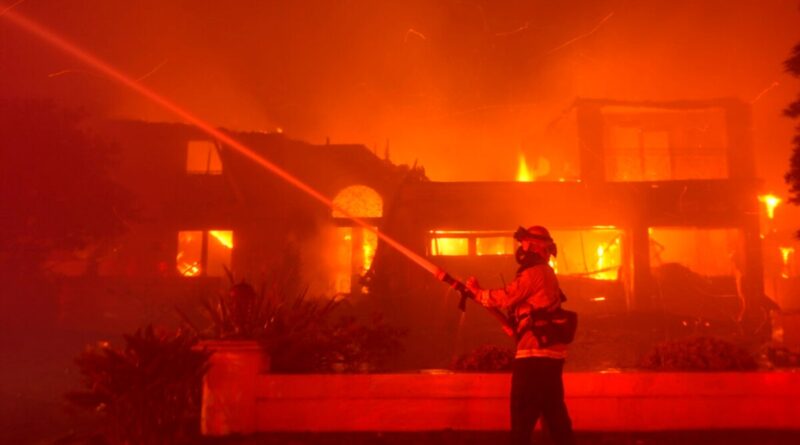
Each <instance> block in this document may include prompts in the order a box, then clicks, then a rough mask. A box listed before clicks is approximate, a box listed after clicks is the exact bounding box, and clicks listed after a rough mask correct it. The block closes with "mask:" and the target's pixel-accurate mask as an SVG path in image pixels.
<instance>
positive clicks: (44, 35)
mask: <svg viewBox="0 0 800 445" xmlns="http://www.w3.org/2000/svg"><path fill="white" fill-rule="evenodd" d="M15 5H16V4H15ZM15 5H11V6H9V7H7V8H5V9H4V10H0V11H1V12H0V17H2V18H4V19H6V20H8V21H9V22H11V23H12V24H14V25H16V26H18V27H19V28H22V29H23V30H25V31H27V32H29V33H30V34H32V35H34V36H35V37H37V38H38V39H40V40H42V41H44V42H46V43H48V44H49V45H51V46H53V47H55V48H58V49H59V50H61V51H62V52H64V53H66V54H68V55H70V56H72V57H74V58H76V59H78V60H80V61H81V62H83V63H85V64H86V65H88V66H90V67H92V68H94V69H95V70H97V71H98V72H100V73H101V74H104V75H106V76H107V77H109V78H111V79H112V80H114V81H116V82H117V83H119V84H121V85H122V86H124V87H126V88H128V89H130V90H132V91H134V92H136V93H138V94H140V95H141V96H143V97H145V98H147V99H148V100H150V101H152V102H153V103H155V104H157V105H158V106H160V107H161V108H163V109H165V110H167V111H169V112H171V113H173V114H174V115H176V116H178V117H179V118H181V119H183V120H184V121H185V122H187V123H189V124H191V125H194V126H195V127H197V128H198V129H200V130H202V131H203V132H205V133H206V134H208V135H209V136H211V137H213V138H215V139H216V140H218V141H220V142H222V143H224V144H225V145H227V146H228V147H230V148H231V149H233V150H235V151H237V152H238V153H239V154H241V155H242V156H244V157H246V158H248V159H250V160H251V161H253V162H255V163H256V164H258V165H260V166H262V167H263V168H265V169H266V170H268V171H270V172H272V173H273V174H275V175H276V176H278V177H280V178H281V179H283V180H284V181H286V182H288V183H289V184H291V185H292V186H294V187H296V188H298V189H299V190H302V191H303V192H305V193H306V194H308V195H309V196H311V197H312V198H314V199H316V200H317V201H319V202H320V203H322V204H324V205H325V206H327V207H328V208H330V209H332V210H336V211H338V212H341V214H342V215H344V216H345V217H346V218H348V219H350V220H352V221H353V222H355V223H356V224H358V225H359V226H361V227H363V228H364V229H366V230H369V231H370V232H373V233H375V234H376V235H377V236H378V237H379V238H380V239H381V240H382V241H383V242H385V243H386V244H387V245H389V246H391V247H392V248H394V249H395V250H396V251H398V252H399V253H401V254H402V255H404V256H405V257H407V258H408V259H410V260H411V261H413V262H414V263H416V264H417V265H419V266H420V267H422V268H423V269H425V270H427V271H428V272H430V273H431V274H433V275H434V276H436V277H437V278H440V277H441V276H443V272H442V271H441V270H440V269H439V268H438V267H436V265H435V264H433V263H432V262H430V261H428V260H427V259H425V258H424V257H422V256H421V255H419V254H417V253H416V252H414V251H412V250H411V249H409V248H408V247H406V246H404V245H403V244H401V243H399V242H398V241H396V240H395V239H393V238H392V237H390V236H388V235H386V234H385V233H382V232H380V231H379V230H377V229H375V228H374V227H373V226H372V225H370V224H368V223H367V222H365V221H364V220H362V219H360V218H357V217H355V216H353V215H351V214H349V213H348V212H347V211H345V210H344V209H342V208H341V207H340V206H338V205H336V204H335V203H334V202H333V201H332V200H331V199H329V198H328V197H326V196H325V195H323V194H322V193H320V192H319V191H317V190H316V189H314V188H313V187H311V186H309V185H308V184H306V183H304V182H303V181H301V180H300V179H298V178H297V177H296V176H294V175H292V174H291V173H289V172H287V171H286V170H284V169H282V168H280V167H279V166H277V165H275V164H274V163H272V162H271V161H269V160H268V159H266V158H264V157H263V156H261V155H259V154H258V153H256V152H255V151H254V150H253V149H251V148H249V147H247V146H246V145H244V144H242V143H241V142H239V141H237V140H236V139H234V138H232V137H231V136H230V135H228V134H226V133H225V132H223V131H221V130H219V129H217V128H215V127H214V126H213V125H211V124H210V123H208V122H206V121H204V120H203V119H201V118H199V117H197V116H195V115H194V114H192V113H190V112H189V111H188V110H186V109H184V108H182V107H180V106H179V105H177V104H175V103H173V102H172V101H170V100H168V99H167V98H165V97H163V96H161V95H160V94H158V93H156V92H155V91H153V90H151V89H150V88H147V87H146V86H144V85H143V84H142V83H140V82H139V81H137V80H135V79H134V78H132V77H130V76H128V75H126V74H125V73H123V72H122V71H120V70H119V69H117V68H115V67H113V66H112V65H111V64H109V63H107V62H106V61H104V60H102V59H100V58H98V57H96V56H94V55H93V54H91V53H89V52H88V51H86V50H84V49H83V48H80V47H79V46H77V45H76V44H74V43H72V42H71V41H69V40H68V39H66V38H64V37H62V36H60V35H58V34H56V33H55V32H53V31H51V30H49V29H47V28H45V27H44V26H42V25H40V24H38V23H36V22H35V21H33V20H31V19H29V18H27V17H25V16H23V15H22V14H19V13H17V12H15V11H14V10H13V9H12V8H13V6H15Z"/></svg>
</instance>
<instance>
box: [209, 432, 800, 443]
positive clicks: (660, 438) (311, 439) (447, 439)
mask: <svg viewBox="0 0 800 445" xmlns="http://www.w3.org/2000/svg"><path fill="white" fill-rule="evenodd" d="M210 443H212V444H225V445H233V444H236V445H262V444H263V445H267V444H269V445H339V444H347V445H408V444H414V445H483V444H504V443H507V442H506V434H505V433H502V432H489V433H485V432H482V433H479V432H460V431H444V432H430V433H383V434H378V433H362V434H352V433H351V434H333V433H328V434H264V435H256V436H251V437H247V438H228V439H222V440H213V441H211V442H210ZM535 443H537V444H545V443H549V442H548V441H546V439H545V438H543V437H537V440H536V442H535ZM797 443H800V431H750V430H748V431H694V432H686V431H684V432H669V433H667V432H656V433H624V432H615V433H599V432H595V433H578V435H577V444H578V445H611V444H614V445H673V444H680V445H790V444H791V445H796V444H797Z"/></svg>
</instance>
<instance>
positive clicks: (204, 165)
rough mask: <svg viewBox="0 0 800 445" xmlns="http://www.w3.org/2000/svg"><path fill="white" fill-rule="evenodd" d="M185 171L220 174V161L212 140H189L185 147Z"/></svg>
mask: <svg viewBox="0 0 800 445" xmlns="http://www.w3.org/2000/svg"><path fill="white" fill-rule="evenodd" d="M186 173H189V174H195V175H221V174H222V161H221V160H220V158H219V151H218V150H217V146H216V144H215V143H214V142H213V141H189V142H188V144H187V148H186Z"/></svg>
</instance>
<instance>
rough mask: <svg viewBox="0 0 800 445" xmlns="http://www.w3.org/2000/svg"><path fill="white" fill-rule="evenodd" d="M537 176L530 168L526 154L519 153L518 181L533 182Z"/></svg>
mask: <svg viewBox="0 0 800 445" xmlns="http://www.w3.org/2000/svg"><path fill="white" fill-rule="evenodd" d="M535 179H536V176H535V175H534V174H533V173H531V171H530V169H528V163H527V162H526V161H525V155H523V154H522V153H520V154H519V165H518V167H517V182H533V181H534V180H535Z"/></svg>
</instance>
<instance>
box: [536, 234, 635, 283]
mask: <svg viewBox="0 0 800 445" xmlns="http://www.w3.org/2000/svg"><path fill="white" fill-rule="evenodd" d="M550 235H551V236H552V237H553V239H554V240H555V241H556V245H557V246H558V256H557V257H556V259H555V261H554V264H551V265H552V266H553V268H554V269H555V270H556V272H557V273H559V274H560V275H574V276H582V277H586V278H591V279H595V280H611V281H614V280H617V279H619V269H620V267H621V266H622V258H623V255H622V247H623V232H622V230H620V229H618V228H616V227H613V226H608V227H606V226H600V227H590V228H585V229H568V230H551V231H550Z"/></svg>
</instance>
